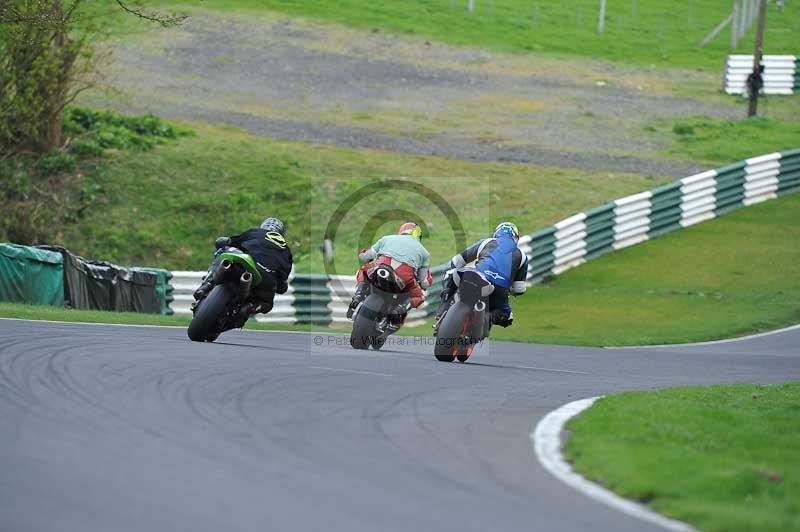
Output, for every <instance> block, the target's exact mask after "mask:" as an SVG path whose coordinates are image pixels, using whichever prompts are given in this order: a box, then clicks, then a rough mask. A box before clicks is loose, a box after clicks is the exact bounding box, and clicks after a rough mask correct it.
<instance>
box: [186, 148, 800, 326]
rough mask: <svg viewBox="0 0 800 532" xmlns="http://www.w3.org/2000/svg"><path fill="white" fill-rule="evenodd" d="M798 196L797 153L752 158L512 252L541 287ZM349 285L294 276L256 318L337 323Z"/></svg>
mask: <svg viewBox="0 0 800 532" xmlns="http://www.w3.org/2000/svg"><path fill="white" fill-rule="evenodd" d="M798 190H800V149H797V150H789V151H785V152H781V153H770V154H767V155H762V156H760V157H753V158H751V159H747V160H745V161H740V162H738V163H733V164H729V165H727V166H723V167H722V168H718V169H716V170H708V171H706V172H702V173H699V174H697V175H693V176H689V177H686V178H684V179H681V180H679V181H675V182H674V183H669V184H667V185H663V186H660V187H657V188H654V189H653V190H648V191H646V192H640V193H639V194H634V195H632V196H627V197H624V198H620V199H618V200H615V201H612V202H610V203H606V204H605V205H601V206H599V207H596V208H594V209H590V210H588V211H586V212H581V213H578V214H575V215H573V216H570V217H569V218H566V219H565V220H562V221H560V222H558V223H556V224H555V225H553V226H551V227H548V228H546V229H542V230H541V231H537V232H535V233H533V234H531V235H525V236H522V237H521V238H520V240H519V247H520V249H521V250H522V251H523V252H524V253H525V254H526V255H527V256H528V259H529V267H528V282H529V283H530V284H536V283H539V282H542V281H543V280H545V279H546V278H548V277H552V276H554V275H558V274H560V273H562V272H565V271H567V270H569V269H571V268H574V267H575V266H578V265H580V264H583V263H584V262H586V261H587V260H591V259H594V258H596V257H600V256H602V255H604V254H606V253H610V252H612V251H614V250H617V249H623V248H626V247H629V246H633V245H635V244H639V243H641V242H645V241H647V240H649V239H651V238H656V237H658V236H660V235H663V234H665V233H669V232H671V231H676V230H678V229H681V228H683V227H689V226H691V225H695V224H697V223H700V222H703V221H705V220H710V219H712V218H715V217H717V216H720V215H722V214H725V213H727V212H730V211H731V210H734V209H737V208H739V207H743V206H747V205H753V204H755V203H760V202H762V201H765V200H768V199H770V198H775V197H778V196H781V195H783V194H789V193H791V192H797V191H798ZM446 270H447V266H446V265H441V266H436V267H434V268H432V269H431V273H432V274H433V278H434V284H433V286H431V287H430V289H428V291H427V293H428V301H427V302H426V303H425V305H423V306H422V307H420V308H419V309H416V310H414V311H412V312H411V314H410V315H409V323H416V322H418V321H419V320H421V319H423V318H425V317H427V316H429V315H430V314H431V313H432V312H433V311H434V310H435V309H436V306H437V305H438V304H439V298H438V293H439V291H440V290H441V282H442V274H443V273H444V272H445V271H446ZM204 273H205V272H185V271H184V272H172V274H173V279H172V284H173V287H174V290H175V296H174V297H175V302H174V303H173V309H174V310H175V313H176V314H188V313H190V311H189V306H190V305H191V303H192V301H193V299H192V293H193V292H194V290H195V289H196V288H197V287H198V286H199V285H200V281H201V279H202V277H203V275H204ZM354 287H355V277H353V276H348V275H336V276H327V275H307V274H297V275H295V276H294V277H293V278H292V279H291V281H290V287H289V292H288V293H287V294H285V295H280V296H276V297H275V308H274V309H273V310H272V312H270V313H269V315H267V316H259V317H257V318H256V319H257V320H258V321H266V322H291V323H314V324H321V325H328V324H341V323H345V322H347V319H346V318H345V313H346V311H347V305H348V303H349V302H350V297H351V296H352V293H353V290H354Z"/></svg>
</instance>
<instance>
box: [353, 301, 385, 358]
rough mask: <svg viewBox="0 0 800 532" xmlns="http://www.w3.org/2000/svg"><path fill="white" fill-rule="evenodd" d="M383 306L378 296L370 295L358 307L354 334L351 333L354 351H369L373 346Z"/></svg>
mask: <svg viewBox="0 0 800 532" xmlns="http://www.w3.org/2000/svg"><path fill="white" fill-rule="evenodd" d="M382 306H383V305H382V304H381V301H380V298H379V297H378V296H376V295H370V296H369V297H367V299H365V300H364V302H363V303H361V306H360V307H358V310H357V311H356V315H355V317H354V318H353V332H352V333H350V345H352V346H353V349H368V348H369V346H370V345H371V344H372V340H373V338H375V337H376V336H377V333H376V331H375V324H376V323H377V318H378V313H379V312H380V310H381V307H382ZM373 347H374V346H373ZM377 349H380V347H379V348H377Z"/></svg>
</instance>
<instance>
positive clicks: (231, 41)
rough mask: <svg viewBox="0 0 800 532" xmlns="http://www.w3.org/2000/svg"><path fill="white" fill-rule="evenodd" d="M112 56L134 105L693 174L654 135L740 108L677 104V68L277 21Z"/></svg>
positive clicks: (320, 133) (197, 24)
mask: <svg viewBox="0 0 800 532" xmlns="http://www.w3.org/2000/svg"><path fill="white" fill-rule="evenodd" d="M114 58H115V63H116V67H117V71H116V74H115V76H114V83H115V85H116V86H117V87H119V88H121V89H122V90H123V92H124V93H125V94H127V95H128V97H127V99H126V103H125V104H124V105H122V107H126V108H127V109H130V110H136V111H152V112H155V113H157V114H160V115H162V116H166V117H172V118H182V119H189V120H201V121H206V122H210V123H219V124H230V125H236V126H240V127H243V128H244V129H246V130H248V131H250V132H251V133H254V134H257V135H264V136H269V137H273V138H277V139H282V140H291V141H301V142H311V143H327V144H336V145H342V146H348V147H365V148H376V149H385V150H392V151H398V152H405V153H413V154H425V155H438V156H444V157H450V158H458V159H465V160H481V161H514V162H525V163H534V164H543V165H549V166H561V167H577V168H588V169H595V170H603V171H618V172H632V173H639V174H645V175H647V174H650V175H658V176H671V177H682V176H685V175H688V174H690V173H692V172H693V171H696V170H698V169H699V167H698V166H697V165H696V164H694V163H693V162H691V161H676V160H670V159H666V158H664V156H663V155H662V153H663V151H664V150H665V149H666V148H667V144H666V139H665V138H664V137H663V136H660V135H659V134H657V133H652V132H647V131H645V130H644V127H645V126H646V125H648V124H651V123H653V122H654V121H658V120H672V119H674V118H676V117H681V116H695V115H707V116H715V117H732V116H734V113H735V112H736V108H734V107H733V106H725V105H720V104H714V103H709V102H706V101H701V100H693V99H688V98H679V97H675V96H673V95H672V85H671V84H672V83H673V81H672V80H673V79H674V75H675V73H653V72H648V71H642V70H635V69H623V68H620V67H614V66H610V65H608V64H601V63H594V62H589V61H583V60H575V61H572V60H570V61H556V60H552V59H540V58H538V57H537V56H532V55H527V56H522V55H502V54H490V53H486V52H482V51H477V50H472V49H467V48H459V47H451V46H446V45H442V44H438V43H430V42H426V41H424V40H420V39H414V38H406V37H402V38H401V37H397V36H391V35H384V34H382V33H379V32H369V31H358V30H353V29H348V28H344V27H341V26H336V25H317V24H312V23H309V22H304V21H296V20H289V19H286V18H282V17H280V16H278V15H268V16H263V17H259V18H258V19H256V20H244V19H242V18H235V17H230V16H221V15H216V14H213V13H211V12H207V11H202V12H197V13H196V14H195V16H194V17H192V18H191V19H190V20H189V21H188V22H187V23H186V24H185V25H184V26H182V27H181V28H179V29H171V30H153V31H149V32H148V33H144V34H139V35H135V36H131V37H129V38H126V39H124V40H122V41H121V42H119V43H117V44H116V45H115V48H114ZM681 75H688V76H690V77H692V76H693V77H694V79H690V80H689V81H690V82H692V83H696V84H701V85H702V84H703V83H705V82H706V81H707V80H706V79H702V78H701V77H700V75H697V74H686V73H682V74H681ZM115 105H117V106H120V104H119V103H117V104H115Z"/></svg>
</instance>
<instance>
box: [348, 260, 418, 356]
mask: <svg viewBox="0 0 800 532" xmlns="http://www.w3.org/2000/svg"><path fill="white" fill-rule="evenodd" d="M367 281H368V287H369V293H368V295H367V297H366V299H364V301H362V302H361V303H359V305H358V306H357V307H356V309H355V312H354V313H353V332H352V333H351V334H350V345H352V346H353V349H368V348H369V347H370V346H372V348H373V349H380V348H381V347H383V346H384V344H385V343H386V338H387V337H388V336H389V335H390V334H393V333H395V332H397V331H398V330H399V329H400V327H402V325H403V320H404V319H405V316H406V314H407V313H408V310H409V298H408V295H406V294H404V293H403V292H404V290H405V288H406V283H405V282H404V281H403V280H402V279H401V278H400V277H399V276H398V275H397V273H396V272H395V271H394V269H393V268H392V267H391V266H389V265H388V264H380V265H378V266H377V267H375V268H374V269H372V270H370V272H369V273H368V274H367Z"/></svg>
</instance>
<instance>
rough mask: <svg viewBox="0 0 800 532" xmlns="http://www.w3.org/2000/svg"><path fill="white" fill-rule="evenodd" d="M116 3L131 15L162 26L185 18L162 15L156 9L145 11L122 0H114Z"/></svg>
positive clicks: (172, 24)
mask: <svg viewBox="0 0 800 532" xmlns="http://www.w3.org/2000/svg"><path fill="white" fill-rule="evenodd" d="M116 2H117V5H119V7H121V8H122V9H123V10H124V11H127V12H128V13H130V14H131V15H135V16H137V17H139V18H141V19H144V20H148V21H150V22H155V23H156V24H160V25H162V26H165V27H168V26H176V25H178V24H180V23H181V22H183V21H184V20H186V18H187V17H186V16H178V17H171V16H167V15H162V14H161V13H159V12H157V11H149V12H148V11H145V10H143V9H135V8H131V7H128V5H126V4H125V2H123V1H122V0H116Z"/></svg>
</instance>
